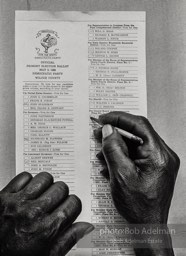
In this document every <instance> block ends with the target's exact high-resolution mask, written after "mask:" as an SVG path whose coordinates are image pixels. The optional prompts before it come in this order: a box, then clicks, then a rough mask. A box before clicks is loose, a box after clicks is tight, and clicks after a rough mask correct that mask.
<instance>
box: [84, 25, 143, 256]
mask: <svg viewBox="0 0 186 256" xmlns="http://www.w3.org/2000/svg"><path fill="white" fill-rule="evenodd" d="M137 44H138V28H137V27H136V26H134V25H133V24H127V25H126V24H115V25H113V24H112V25H109V24H103V25H97V24H92V25H89V27H88V62H89V67H88V77H89V112H90V115H91V116H95V117H98V116H99V115H100V114H103V113H107V112H110V111H115V110H117V111H126V112H130V111H133V110H134V111H138V110H139V101H138V93H139V88H138V51H137V46H138V45H137ZM90 127H91V126H90ZM90 140H91V142H90V143H91V144H90V156H91V159H90V161H91V183H92V185H91V199H92V200H91V204H92V205H91V208H92V216H91V220H92V222H93V223H97V224H99V223H120V222H123V220H122V219H121V217H120V216H119V215H118V214H117V212H116V210H115V208H114V207H113V204H112V200H111V196H110V190H109V185H108V182H107V181H106V179H105V178H103V177H102V176H101V175H100V171H101V170H102V169H103V167H102V166H101V165H100V162H99V161H98V160H97V158H96V154H97V153H98V152H99V150H98V148H100V145H99V143H97V142H96V141H95V140H94V136H93V134H92V129H91V128H90ZM98 238H99V239H98ZM93 239H95V241H96V243H97V245H98V248H94V249H93V255H105V254H106V255H113V253H114V254H116V253H118V255H132V254H133V251H132V250H131V249H130V248H129V249H125V250H124V251H123V254H121V253H122V251H121V249H118V250H117V249H116V248H115V249H114V246H113V248H107V249H108V250H107V249H106V251H105V250H104V251H103V250H102V248H99V247H100V246H99V245H100V244H102V245H103V244H104V240H105V241H106V240H107V234H106V235H105V237H104V236H101V237H98V236H97V235H96V234H95V237H93ZM122 247H123V245H122Z"/></svg>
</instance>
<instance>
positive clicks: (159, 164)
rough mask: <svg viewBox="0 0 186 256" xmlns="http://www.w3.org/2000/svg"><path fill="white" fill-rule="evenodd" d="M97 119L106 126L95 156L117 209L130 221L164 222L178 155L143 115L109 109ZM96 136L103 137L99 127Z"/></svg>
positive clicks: (173, 182)
mask: <svg viewBox="0 0 186 256" xmlns="http://www.w3.org/2000/svg"><path fill="white" fill-rule="evenodd" d="M99 120H100V122H101V123H102V124H105V126H104V128H103V129H102V133H103V138H102V151H101V152H100V153H99V154H98V158H99V159H100V160H101V161H102V162H103V163H104V164H105V166H106V168H105V169H104V171H103V172H102V173H103V175H104V176H106V177H107V178H108V179H109V181H110V187H111V194H112V198H113V201H114V204H115V206H116V208H117V210H118V212H119V213H120V214H121V215H122V216H123V217H124V218H125V219H126V220H127V221H128V222H129V223H146V224H148V223H167V218H168V212H169V207H170V203H171V199H172V195H173V190H174V184H175V180H176V176H177V172H178V169H179V158H178V156H177V155H176V154H175V153H174V152H173V151H172V150H171V149H170V148H169V147H168V146H167V145H166V143H165V142H164V141H163V140H162V139H161V138H160V136H159V135H158V134H157V133H156V132H155V130H154V129H153V127H152V126H151V124H150V123H149V121H148V120H147V119H146V118H144V117H140V116H135V115H130V114H127V113H124V112H110V113H108V114H104V115H101V116H100V117H99ZM106 124H110V125H112V126H114V127H119V128H121V129H123V130H126V131H128V132H130V133H133V134H134V135H136V136H138V137H141V138H142V139H143V144H142V145H139V144H135V143H134V142H131V141H130V140H129V139H126V138H124V137H121V135H120V134H119V133H118V132H117V131H116V130H115V129H113V127H111V126H110V125H109V126H108V125H106ZM109 131H110V132H109ZM110 133H111V134H110ZM95 136H96V138H97V139H100V138H101V137H102V135H101V129H98V130H95ZM105 136H106V137H105Z"/></svg>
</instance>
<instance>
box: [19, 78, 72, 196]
mask: <svg viewBox="0 0 186 256" xmlns="http://www.w3.org/2000/svg"><path fill="white" fill-rule="evenodd" d="M23 105H24V109H23V122H24V170H25V171H29V172H31V173H32V174H37V173H38V172H41V171H47V172H50V173H52V174H53V175H54V177H55V180H63V181H64V182H67V183H68V184H69V187H70V188H71V191H74V187H75V184H74V182H75V174H74V172H75V166H74V162H75V161H74V113H73V84H72V82H43V81H42V82H38V81H36V82H31V81H27V82H25V83H24V85H23Z"/></svg>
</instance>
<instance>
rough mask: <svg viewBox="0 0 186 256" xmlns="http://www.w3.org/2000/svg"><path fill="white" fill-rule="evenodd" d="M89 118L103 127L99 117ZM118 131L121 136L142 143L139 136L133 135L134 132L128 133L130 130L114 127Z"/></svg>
mask: <svg viewBox="0 0 186 256" xmlns="http://www.w3.org/2000/svg"><path fill="white" fill-rule="evenodd" d="M90 119H91V120H92V121H93V122H96V123H97V124H98V125H99V127H103V124H101V122H100V120H99V119H97V118H95V117H90ZM114 128H115V129H116V130H117V131H118V132H119V134H120V135H121V136H123V137H125V138H128V139H130V140H132V141H134V142H138V143H139V144H141V145H142V144H143V140H142V139H141V138H140V137H138V136H136V135H134V134H132V133H130V132H127V131H125V130H122V129H120V128H118V127H114Z"/></svg>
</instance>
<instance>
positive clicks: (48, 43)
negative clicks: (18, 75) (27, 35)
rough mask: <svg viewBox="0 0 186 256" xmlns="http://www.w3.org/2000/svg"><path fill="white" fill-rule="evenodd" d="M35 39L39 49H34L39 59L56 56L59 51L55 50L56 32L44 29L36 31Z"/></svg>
mask: <svg viewBox="0 0 186 256" xmlns="http://www.w3.org/2000/svg"><path fill="white" fill-rule="evenodd" d="M36 38H37V39H38V43H40V47H37V48H36V51H37V55H38V56H40V57H42V56H43V57H47V56H48V57H52V56H57V54H58V51H59V49H58V48H57V43H58V38H59V36H58V34H57V32H56V31H53V30H49V29H45V30H40V31H38V33H37V35H36Z"/></svg>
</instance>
